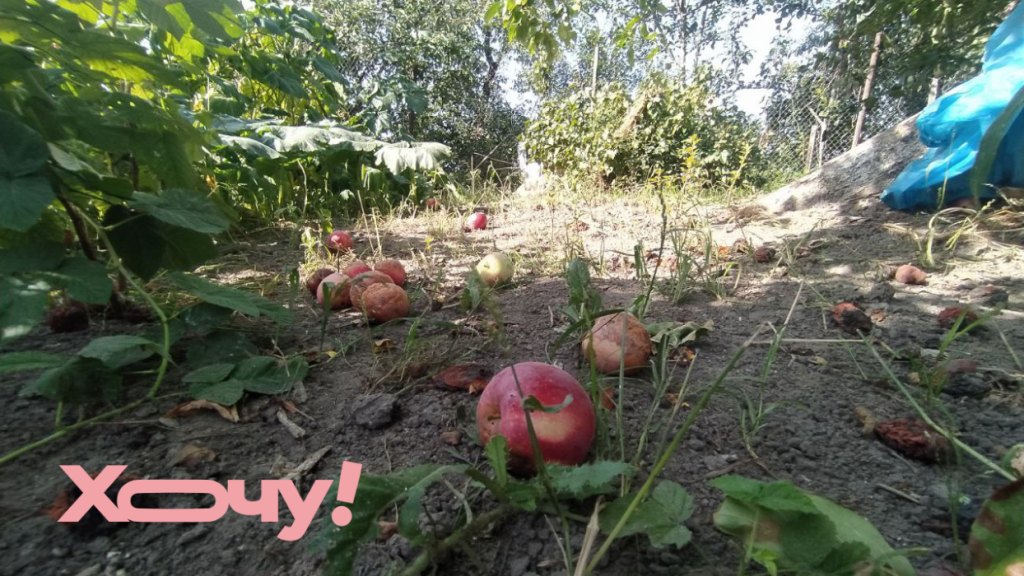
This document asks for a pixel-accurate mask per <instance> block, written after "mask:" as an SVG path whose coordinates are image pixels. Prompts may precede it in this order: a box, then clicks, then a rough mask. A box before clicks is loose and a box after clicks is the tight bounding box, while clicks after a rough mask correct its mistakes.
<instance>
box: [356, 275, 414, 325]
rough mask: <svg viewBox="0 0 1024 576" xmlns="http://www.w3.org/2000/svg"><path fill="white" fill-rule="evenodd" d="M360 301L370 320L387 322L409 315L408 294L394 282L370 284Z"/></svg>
mask: <svg viewBox="0 0 1024 576" xmlns="http://www.w3.org/2000/svg"><path fill="white" fill-rule="evenodd" d="M360 302H361V304H362V310H363V312H365V313H366V317H367V318H369V319H370V321H371V322H389V321H391V320H394V319H396V318H405V317H406V316H408V315H409V296H408V295H407V294H406V293H405V290H402V288H401V287H399V286H398V285H396V284H384V283H378V284H371V285H369V286H367V287H366V290H364V291H363V294H362V296H361V298H360Z"/></svg>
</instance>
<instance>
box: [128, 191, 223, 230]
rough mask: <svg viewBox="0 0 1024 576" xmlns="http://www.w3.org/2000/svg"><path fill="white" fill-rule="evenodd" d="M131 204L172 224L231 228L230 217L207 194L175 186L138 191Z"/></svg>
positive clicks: (201, 227) (193, 228)
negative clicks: (166, 188) (151, 191)
mask: <svg viewBox="0 0 1024 576" xmlns="http://www.w3.org/2000/svg"><path fill="white" fill-rule="evenodd" d="M131 205H132V206H133V207H134V208H137V209H138V210H141V211H143V212H146V213H148V214H151V215H152V216H153V217H155V218H157V219H159V220H162V221H164V222H166V223H168V224H171V225H172V226H178V227H181V228H186V229H189V230H195V231H196V232H205V233H207V234H216V233H219V232H223V231H225V230H227V229H228V225H229V224H230V222H228V219H227V217H225V216H224V214H222V213H221V211H220V209H219V208H217V205H216V204H214V203H213V202H211V201H210V200H209V199H208V198H206V197H205V196H202V195H200V194H196V193H193V192H189V191H187V190H182V189H180V188H171V189H170V190H165V191H164V192H162V193H161V194H160V195H154V194H146V193H144V192H136V193H135V195H134V196H133V198H132V202H131Z"/></svg>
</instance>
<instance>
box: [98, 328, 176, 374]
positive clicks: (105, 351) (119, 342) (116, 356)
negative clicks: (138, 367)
mask: <svg viewBox="0 0 1024 576" xmlns="http://www.w3.org/2000/svg"><path fill="white" fill-rule="evenodd" d="M158 350H159V346H158V345H157V343H156V342H153V341H152V340H147V339H146V338H142V337H140V336H129V335H126V334H122V335H118V336H103V337H100V338H96V339H95V340H92V341H91V342H89V343H88V344H86V346H85V348H82V350H81V351H79V352H78V355H79V356H82V357H83V358H95V359H97V360H99V361H100V362H103V363H104V364H105V365H106V366H107V367H108V368H112V369H114V370H117V369H118V368H123V367H125V366H127V365H129V364H134V363H135V362H139V361H141V360H145V359H146V358H149V357H150V356H152V355H153V354H156V353H157V351H158Z"/></svg>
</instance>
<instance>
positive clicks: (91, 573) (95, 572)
mask: <svg viewBox="0 0 1024 576" xmlns="http://www.w3.org/2000/svg"><path fill="white" fill-rule="evenodd" d="M101 572H103V566H100V565H99V564H96V565H94V566H89V567H88V568H86V569H84V570H82V571H81V572H79V573H77V574H75V576H99V574H100V573H101Z"/></svg>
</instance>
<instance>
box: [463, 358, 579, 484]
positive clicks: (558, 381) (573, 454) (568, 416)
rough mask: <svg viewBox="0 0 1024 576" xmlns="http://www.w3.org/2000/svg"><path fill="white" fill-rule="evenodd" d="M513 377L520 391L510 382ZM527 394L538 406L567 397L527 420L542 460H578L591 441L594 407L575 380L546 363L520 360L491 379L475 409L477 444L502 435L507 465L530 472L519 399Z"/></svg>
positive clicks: (566, 463)
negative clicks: (535, 437)
mask: <svg viewBox="0 0 1024 576" xmlns="http://www.w3.org/2000/svg"><path fill="white" fill-rule="evenodd" d="M513 369H514V370H515V375H514V376H513ZM517 379H518V381H519V386H520V387H522V394H523V395H520V393H519V387H517V386H516V380H517ZM529 396H533V397H534V398H536V399H537V400H538V401H540V403H541V404H543V405H544V406H558V405H561V404H562V403H564V402H565V401H566V399H567V398H568V397H569V396H572V401H571V402H570V403H569V405H568V406H565V407H564V408H562V409H561V410H559V411H558V412H554V413H548V412H542V411H539V410H535V411H533V412H531V413H530V418H531V420H532V421H533V429H534V432H535V433H536V435H537V444H538V445H539V447H540V453H541V456H542V457H543V458H544V462H546V463H551V464H562V465H564V466H575V465H577V464H581V463H582V462H583V461H584V460H585V459H586V457H587V453H588V452H590V446H591V444H593V442H594V426H595V416H594V406H593V405H592V404H591V402H590V397H589V395H588V394H587V391H586V390H584V389H583V386H580V383H579V382H577V381H576V379H575V378H573V377H572V376H571V375H570V374H569V373H567V372H565V371H564V370H561V369H559V368H556V367H555V366H552V365H550V364H543V363H540V362H521V363H519V364H516V365H514V366H510V367H508V368H505V369H504V370H502V371H501V372H498V374H497V375H495V376H494V378H492V379H491V381H490V383H489V384H488V385H487V388H485V389H484V393H483V394H482V395H481V396H480V402H479V403H478V404H477V408H476V424H477V429H478V430H479V432H480V442H481V443H482V444H483V445H484V446H486V445H487V443H488V442H490V441H491V438H493V437H494V436H497V435H501V436H504V437H505V440H506V441H507V443H508V450H509V468H510V469H512V470H513V471H515V472H517V473H520V474H529V473H532V472H534V471H535V470H534V468H535V467H534V461H533V448H532V447H531V444H530V434H529V432H528V429H527V426H526V414H525V412H524V410H523V398H524V397H529Z"/></svg>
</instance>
